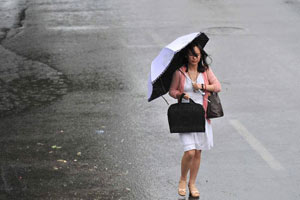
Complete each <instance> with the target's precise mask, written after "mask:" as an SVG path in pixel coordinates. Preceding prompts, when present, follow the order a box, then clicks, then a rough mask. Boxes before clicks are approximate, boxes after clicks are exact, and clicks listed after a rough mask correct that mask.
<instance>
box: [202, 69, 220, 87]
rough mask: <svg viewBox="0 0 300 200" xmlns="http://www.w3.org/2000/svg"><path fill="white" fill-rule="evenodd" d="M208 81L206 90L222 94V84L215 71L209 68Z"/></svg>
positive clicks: (207, 72)
mask: <svg viewBox="0 0 300 200" xmlns="http://www.w3.org/2000/svg"><path fill="white" fill-rule="evenodd" d="M206 74H207V79H208V85H205V87H206V88H205V89H206V90H207V91H209V92H220V91H221V84H220V82H219V80H218V79H217V77H216V76H215V74H214V73H213V71H212V70H211V69H210V68H208V70H207V71H206Z"/></svg>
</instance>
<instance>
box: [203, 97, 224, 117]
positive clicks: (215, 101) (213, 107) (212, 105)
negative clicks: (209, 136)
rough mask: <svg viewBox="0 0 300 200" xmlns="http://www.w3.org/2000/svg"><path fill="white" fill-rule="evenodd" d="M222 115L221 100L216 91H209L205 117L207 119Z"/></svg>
mask: <svg viewBox="0 0 300 200" xmlns="http://www.w3.org/2000/svg"><path fill="white" fill-rule="evenodd" d="M222 116H224V112H223V108H222V104H221V100H220V98H219V95H218V93H217V92H211V95H210V96H208V103H207V110H206V117H207V118H208V119H211V118H218V117H222Z"/></svg>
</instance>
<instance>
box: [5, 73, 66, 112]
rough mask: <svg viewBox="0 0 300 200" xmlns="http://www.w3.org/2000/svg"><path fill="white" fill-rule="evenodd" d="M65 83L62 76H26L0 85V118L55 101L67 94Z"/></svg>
mask: <svg viewBox="0 0 300 200" xmlns="http://www.w3.org/2000/svg"><path fill="white" fill-rule="evenodd" d="M67 83H68V81H67V79H66V78H64V76H63V75H55V76H52V77H49V78H43V79H39V78H38V77H36V76H26V77H23V78H20V79H15V80H13V81H11V82H8V83H6V84H1V85H0V94H1V99H0V117H4V116H7V115H9V114H14V113H19V112H21V111H24V110H26V109H28V108H30V107H33V106H41V105H45V104H49V103H51V102H52V101H55V100H57V99H58V98H60V97H62V96H63V95H64V94H66V93H67V90H68V84H67Z"/></svg>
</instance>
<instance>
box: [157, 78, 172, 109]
mask: <svg viewBox="0 0 300 200" xmlns="http://www.w3.org/2000/svg"><path fill="white" fill-rule="evenodd" d="M159 80H160V83H161V85H162V88H163V90H164V93H167V92H166V89H165V86H164V83H163V81H162V80H161V78H159ZM161 97H162V98H163V99H164V100H165V102H166V103H167V104H168V105H170V104H169V102H168V101H167V99H165V97H164V96H163V95H161Z"/></svg>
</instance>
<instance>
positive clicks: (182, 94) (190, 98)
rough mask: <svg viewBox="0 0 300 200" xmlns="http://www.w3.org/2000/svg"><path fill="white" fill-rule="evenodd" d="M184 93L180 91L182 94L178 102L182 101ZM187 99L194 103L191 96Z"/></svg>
mask: <svg viewBox="0 0 300 200" xmlns="http://www.w3.org/2000/svg"><path fill="white" fill-rule="evenodd" d="M184 95H185V93H182V94H181V95H180V98H179V103H182V98H183V97H184ZM189 100H190V102H192V103H195V101H194V100H193V99H192V98H189Z"/></svg>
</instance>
